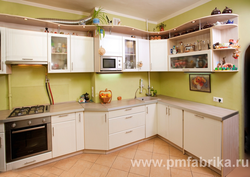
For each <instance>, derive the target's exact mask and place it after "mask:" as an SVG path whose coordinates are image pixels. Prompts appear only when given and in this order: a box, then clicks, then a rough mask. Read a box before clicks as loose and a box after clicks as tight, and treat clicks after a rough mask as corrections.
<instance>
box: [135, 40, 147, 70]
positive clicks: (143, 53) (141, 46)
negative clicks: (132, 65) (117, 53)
mask: <svg viewBox="0 0 250 177" xmlns="http://www.w3.org/2000/svg"><path fill="white" fill-rule="evenodd" d="M137 48H138V61H137V66H138V71H150V60H149V40H145V39H137ZM140 62H141V63H142V66H141V67H140V66H139V65H138V64H139V63H140Z"/></svg>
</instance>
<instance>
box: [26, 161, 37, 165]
mask: <svg viewBox="0 0 250 177" xmlns="http://www.w3.org/2000/svg"><path fill="white" fill-rule="evenodd" d="M34 162H36V160H32V161H30V162H26V163H24V165H28V164H30V163H34Z"/></svg>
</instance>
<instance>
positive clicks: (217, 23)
mask: <svg viewBox="0 0 250 177" xmlns="http://www.w3.org/2000/svg"><path fill="white" fill-rule="evenodd" d="M221 24H222V23H221V22H219V21H217V22H216V23H214V26H216V25H221Z"/></svg>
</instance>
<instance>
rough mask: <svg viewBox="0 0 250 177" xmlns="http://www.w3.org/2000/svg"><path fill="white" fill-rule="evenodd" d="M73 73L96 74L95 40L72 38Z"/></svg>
mask: <svg viewBox="0 0 250 177" xmlns="http://www.w3.org/2000/svg"><path fill="white" fill-rule="evenodd" d="M70 41H71V57H70V61H71V63H70V64H71V68H70V71H71V72H94V39H93V38H92V37H81V36H71V40H70Z"/></svg>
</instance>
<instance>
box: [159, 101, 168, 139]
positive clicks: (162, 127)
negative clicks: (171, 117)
mask: <svg viewBox="0 0 250 177" xmlns="http://www.w3.org/2000/svg"><path fill="white" fill-rule="evenodd" d="M157 110H158V134H159V135H160V136H162V137H163V138H166V139H167V128H168V106H167V105H164V104H159V103H158V105H157Z"/></svg>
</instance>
